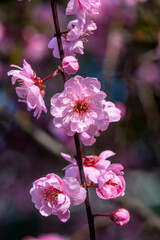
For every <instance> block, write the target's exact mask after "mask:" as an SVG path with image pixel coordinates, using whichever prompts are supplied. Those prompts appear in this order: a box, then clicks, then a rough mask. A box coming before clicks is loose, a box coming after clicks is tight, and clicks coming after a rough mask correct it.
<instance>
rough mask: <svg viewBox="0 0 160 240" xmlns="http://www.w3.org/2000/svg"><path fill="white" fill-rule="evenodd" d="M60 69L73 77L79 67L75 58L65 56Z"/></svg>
mask: <svg viewBox="0 0 160 240" xmlns="http://www.w3.org/2000/svg"><path fill="white" fill-rule="evenodd" d="M62 68H63V70H64V71H65V72H66V73H67V74H68V75H74V74H75V73H76V72H77V71H78V70H79V68H80V67H79V64H78V60H77V59H76V58H75V57H73V56H67V57H65V58H63V61H62Z"/></svg>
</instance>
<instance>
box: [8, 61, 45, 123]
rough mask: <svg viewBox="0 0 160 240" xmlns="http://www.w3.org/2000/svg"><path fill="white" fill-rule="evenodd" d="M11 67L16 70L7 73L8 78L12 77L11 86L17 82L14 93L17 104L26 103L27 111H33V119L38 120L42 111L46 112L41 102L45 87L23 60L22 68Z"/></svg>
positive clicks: (42, 101)
mask: <svg viewBox="0 0 160 240" xmlns="http://www.w3.org/2000/svg"><path fill="white" fill-rule="evenodd" d="M11 67H16V68H18V69H17V70H11V71H9V72H8V76H12V84H13V85H14V84H15V83H16V82H18V85H19V86H18V87H16V93H17V95H18V97H19V98H20V99H19V102H24V103H26V104H27V110H28V111H31V110H33V109H35V111H34V117H35V116H37V118H39V117H40V115H41V113H42V111H44V112H45V113H46V112H47V109H46V106H45V103H44V100H43V97H44V94H45V91H44V89H45V85H43V82H42V80H41V79H40V78H39V77H36V73H35V72H34V71H33V69H32V68H31V66H30V65H29V64H28V63H27V62H26V61H25V60H23V68H21V67H19V66H17V65H11Z"/></svg>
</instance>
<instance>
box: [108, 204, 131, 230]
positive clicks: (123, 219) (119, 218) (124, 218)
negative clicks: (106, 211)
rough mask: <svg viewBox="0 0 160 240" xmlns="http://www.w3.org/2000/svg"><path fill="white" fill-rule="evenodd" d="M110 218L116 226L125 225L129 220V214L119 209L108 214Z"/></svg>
mask: <svg viewBox="0 0 160 240" xmlns="http://www.w3.org/2000/svg"><path fill="white" fill-rule="evenodd" d="M110 218H111V220H112V221H114V222H115V223H116V224H117V225H118V226H124V225H126V224H127V223H128V222H129V220H130V214H129V212H128V210H126V209H124V208H119V209H117V210H116V211H115V212H112V213H111V214H110Z"/></svg>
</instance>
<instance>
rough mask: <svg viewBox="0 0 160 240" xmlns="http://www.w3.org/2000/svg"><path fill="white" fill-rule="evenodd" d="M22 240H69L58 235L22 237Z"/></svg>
mask: <svg viewBox="0 0 160 240" xmlns="http://www.w3.org/2000/svg"><path fill="white" fill-rule="evenodd" d="M22 240H69V239H68V238H67V237H63V236H61V235H59V234H40V235H39V236H38V237H36V238H34V237H31V236H28V237H24V238H23V239H22Z"/></svg>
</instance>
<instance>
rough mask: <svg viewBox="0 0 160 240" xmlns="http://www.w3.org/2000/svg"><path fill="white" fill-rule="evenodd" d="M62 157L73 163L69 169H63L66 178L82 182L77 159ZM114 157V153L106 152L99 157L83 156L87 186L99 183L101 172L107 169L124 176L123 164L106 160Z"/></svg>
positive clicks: (63, 154) (67, 156)
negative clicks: (73, 178)
mask: <svg viewBox="0 0 160 240" xmlns="http://www.w3.org/2000/svg"><path fill="white" fill-rule="evenodd" d="M61 155H62V157H63V158H64V159H66V160H67V161H69V162H71V164H69V165H68V166H67V167H65V168H64V169H63V170H65V177H75V178H77V179H78V181H80V176H79V170H78V166H77V162H76V159H75V158H71V156H70V155H68V154H65V153H61ZM114 155H115V153H114V152H112V151H110V150H106V151H103V152H102V153H100V155H99V156H96V155H90V156H82V162H83V169H84V174H85V179H86V183H87V184H90V183H91V182H93V183H97V179H98V177H99V175H100V173H101V171H104V170H105V169H110V170H111V169H112V170H113V171H115V173H121V174H123V173H122V172H121V170H122V169H123V166H122V165H121V164H111V163H110V161H108V160H106V159H108V158H109V157H111V156H114Z"/></svg>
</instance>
